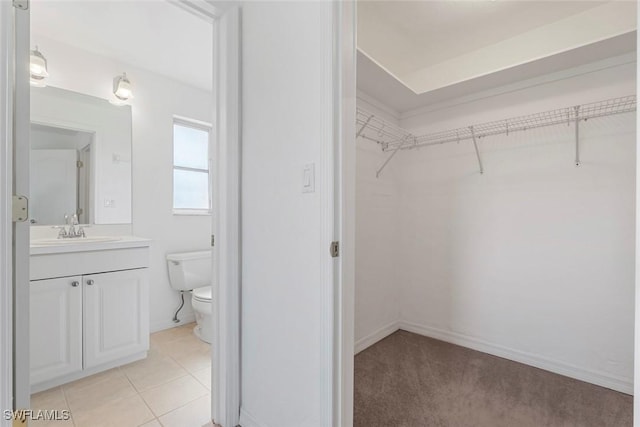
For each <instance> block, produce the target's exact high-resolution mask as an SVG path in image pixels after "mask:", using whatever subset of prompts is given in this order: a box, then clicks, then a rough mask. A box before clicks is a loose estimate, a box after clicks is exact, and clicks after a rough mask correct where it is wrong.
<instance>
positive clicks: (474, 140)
mask: <svg viewBox="0 0 640 427" xmlns="http://www.w3.org/2000/svg"><path fill="white" fill-rule="evenodd" d="M469 130H470V131H471V139H472V140H473V146H474V148H475V149H476V157H477V158H478V165H480V175H482V174H483V173H484V168H483V167H482V158H480V150H478V142H477V141H476V134H475V132H474V131H473V126H469Z"/></svg>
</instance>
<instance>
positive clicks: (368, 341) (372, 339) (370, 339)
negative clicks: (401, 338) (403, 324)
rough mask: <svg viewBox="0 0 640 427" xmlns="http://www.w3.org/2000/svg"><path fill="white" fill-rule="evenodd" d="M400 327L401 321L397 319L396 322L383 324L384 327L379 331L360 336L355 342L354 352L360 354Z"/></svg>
mask: <svg viewBox="0 0 640 427" xmlns="http://www.w3.org/2000/svg"><path fill="white" fill-rule="evenodd" d="M398 329H400V322H398V321H395V322H391V323H389V324H388V325H387V326H383V327H382V328H380V329H378V330H377V331H375V332H373V333H371V334H369V335H367V336H366V337H364V338H360V339H359V340H358V341H356V343H355V346H354V354H358V353H360V352H361V351H362V350H364V349H366V348H368V347H371V346H372V345H374V344H375V343H377V342H378V341H380V340H382V339H384V338H386V337H388V336H389V335H391V334H392V333H394V332H395V331H397V330H398Z"/></svg>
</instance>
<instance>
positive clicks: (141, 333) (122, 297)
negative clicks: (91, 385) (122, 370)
mask: <svg viewBox="0 0 640 427" xmlns="http://www.w3.org/2000/svg"><path fill="white" fill-rule="evenodd" d="M83 283H84V313H83V324H84V366H85V368H91V367H94V366H99V365H101V364H104V363H107V362H109V361H112V360H117V359H120V358H123V357H126V356H128V355H131V354H135V353H139V352H141V351H147V350H148V348H149V326H148V324H149V320H148V319H149V311H148V307H147V300H148V296H147V295H148V291H147V269H146V268H145V269H137V270H127V271H116V272H113V273H101V274H92V275H88V276H84V277H83Z"/></svg>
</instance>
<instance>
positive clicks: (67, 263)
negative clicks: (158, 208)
mask: <svg viewBox="0 0 640 427" xmlns="http://www.w3.org/2000/svg"><path fill="white" fill-rule="evenodd" d="M30 262H31V266H30V269H29V272H30V279H31V280H42V279H48V278H52V277H67V276H79V275H83V274H91V273H102V272H107V271H116V270H129V269H134V268H146V267H149V248H147V247H143V248H126V249H113V250H106V251H105V250H100V251H86V252H72V253H59V254H43V255H31V257H30Z"/></svg>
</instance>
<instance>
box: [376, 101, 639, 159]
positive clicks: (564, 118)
mask: <svg viewBox="0 0 640 427" xmlns="http://www.w3.org/2000/svg"><path fill="white" fill-rule="evenodd" d="M635 110H636V95H630V96H624V97H621V98H613V99H607V100H605V101H600V102H593V103H590V104H583V105H578V106H571V107H565V108H559V109H557V110H550V111H544V112H541V113H535V114H529V115H526V116H519V117H512V118H509V119H506V120H504V119H503V120H497V121H493V122H488V123H481V124H476V125H473V130H474V132H475V137H476V138H484V137H487V136H493V135H502V134H504V135H506V134H507V132H508V133H509V134H511V133H513V132H518V131H525V130H529V129H536V128H541V127H546V126H554V125H558V124H564V123H569V124H570V123H571V122H576V121H578V122H579V121H583V120H588V119H593V118H597V117H605V116H610V115H613V114H621V113H628V112H632V111H635ZM465 139H466V140H471V139H473V136H472V135H471V131H470V128H469V127H464V128H458V129H452V130H447V131H442V132H434V133H429V134H424V135H419V136H417V138H416V142H415V144H407V145H405V146H404V147H403V148H402V149H403V150H406V149H411V148H416V147H424V146H429V145H436V144H444V143H447V142H453V141H462V140H465ZM397 145H398V143H397V142H394V143H389V144H388V146H387V147H383V149H384V150H390V149H393V148H395V146H397ZM577 154H579V151H578V152H577ZM577 160H578V161H579V158H578V159H577Z"/></svg>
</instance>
